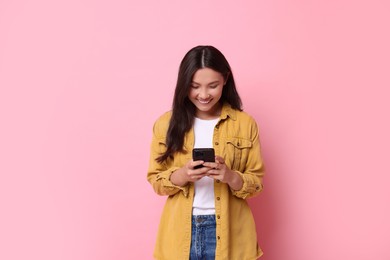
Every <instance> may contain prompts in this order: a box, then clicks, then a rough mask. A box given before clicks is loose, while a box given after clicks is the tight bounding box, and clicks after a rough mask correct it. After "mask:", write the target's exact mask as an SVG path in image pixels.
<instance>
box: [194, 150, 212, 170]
mask: <svg viewBox="0 0 390 260" xmlns="http://www.w3.org/2000/svg"><path fill="white" fill-rule="evenodd" d="M192 159H193V160H194V161H199V160H202V161H204V162H215V152H214V148H194V149H193V150H192ZM202 167H203V165H198V166H195V167H194V168H195V169H198V168H202Z"/></svg>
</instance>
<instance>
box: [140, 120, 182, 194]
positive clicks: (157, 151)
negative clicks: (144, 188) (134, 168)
mask: <svg viewBox="0 0 390 260" xmlns="http://www.w3.org/2000/svg"><path fill="white" fill-rule="evenodd" d="M159 128H160V127H159V124H158V122H156V123H155V125H154V127H153V137H152V143H151V147H150V160H149V168H148V174H147V180H148V182H149V183H150V184H151V185H152V187H153V189H154V191H155V192H156V193H157V194H158V195H168V196H169V195H174V194H176V193H177V192H180V191H182V192H183V194H184V195H185V196H186V197H187V196H188V185H186V186H183V187H181V186H177V185H175V184H173V183H172V182H171V181H170V177H171V175H172V173H173V172H174V171H176V170H178V169H179V167H168V166H167V163H166V162H162V163H159V162H157V161H156V158H157V157H159V156H160V155H161V154H162V153H163V152H164V151H165V149H166V146H165V137H163V136H165V134H160V133H159V132H160V131H159V130H160V129H159Z"/></svg>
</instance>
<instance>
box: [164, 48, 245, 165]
mask: <svg viewBox="0 0 390 260" xmlns="http://www.w3.org/2000/svg"><path fill="white" fill-rule="evenodd" d="M202 68H210V69H212V70H215V71H217V72H219V73H221V74H222V76H223V78H224V80H225V81H226V84H225V86H224V87H223V90H222V96H221V98H220V100H219V102H220V103H221V104H223V103H225V102H226V103H229V104H230V106H231V107H232V108H233V109H237V110H242V108H241V105H242V103H241V99H240V96H239V95H238V92H237V89H236V84H235V83H234V78H233V73H232V70H231V68H230V65H229V63H228V61H227V60H226V58H225V56H224V55H223V54H222V53H221V52H220V51H219V50H218V49H216V48H215V47H213V46H197V47H194V48H192V49H191V50H189V51H188V52H187V54H186V55H185V56H184V58H183V60H182V61H181V63H180V67H179V74H178V77H177V83H176V89H175V95H174V97H173V104H172V117H171V119H170V122H169V127H168V132H167V138H166V146H167V150H166V151H165V153H163V154H162V155H161V156H159V157H158V158H157V159H156V161H157V162H160V163H161V162H164V161H165V160H167V159H168V158H172V157H173V155H174V154H175V153H176V152H184V151H183V144H184V136H185V134H186V133H187V132H188V131H189V130H190V129H191V127H192V126H193V122H194V116H195V112H196V107H195V105H194V104H193V103H192V102H191V101H190V99H189V98H188V93H189V91H190V87H191V83H192V79H193V76H194V74H195V72H196V71H197V70H199V69H202Z"/></svg>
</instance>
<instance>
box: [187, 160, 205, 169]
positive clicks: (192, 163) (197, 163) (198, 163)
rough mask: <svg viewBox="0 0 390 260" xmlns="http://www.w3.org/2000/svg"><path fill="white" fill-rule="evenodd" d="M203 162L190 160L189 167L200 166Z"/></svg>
mask: <svg viewBox="0 0 390 260" xmlns="http://www.w3.org/2000/svg"><path fill="white" fill-rule="evenodd" d="M203 163H204V161H201V160H200V161H192V162H190V167H191V169H194V168H195V167H196V166H200V165H202V164H203Z"/></svg>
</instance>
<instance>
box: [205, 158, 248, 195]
mask: <svg viewBox="0 0 390 260" xmlns="http://www.w3.org/2000/svg"><path fill="white" fill-rule="evenodd" d="M203 165H204V166H206V167H207V168H208V169H209V170H208V171H207V175H208V176H209V177H211V178H214V179H215V180H219V181H221V182H223V183H227V184H228V185H229V186H230V187H231V188H232V189H233V190H240V189H241V188H242V185H243V180H242V179H241V177H240V175H238V173H236V172H234V171H232V170H231V169H229V167H227V166H226V164H225V160H224V159H223V158H222V157H221V156H215V162H205V163H204V164H203Z"/></svg>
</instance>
